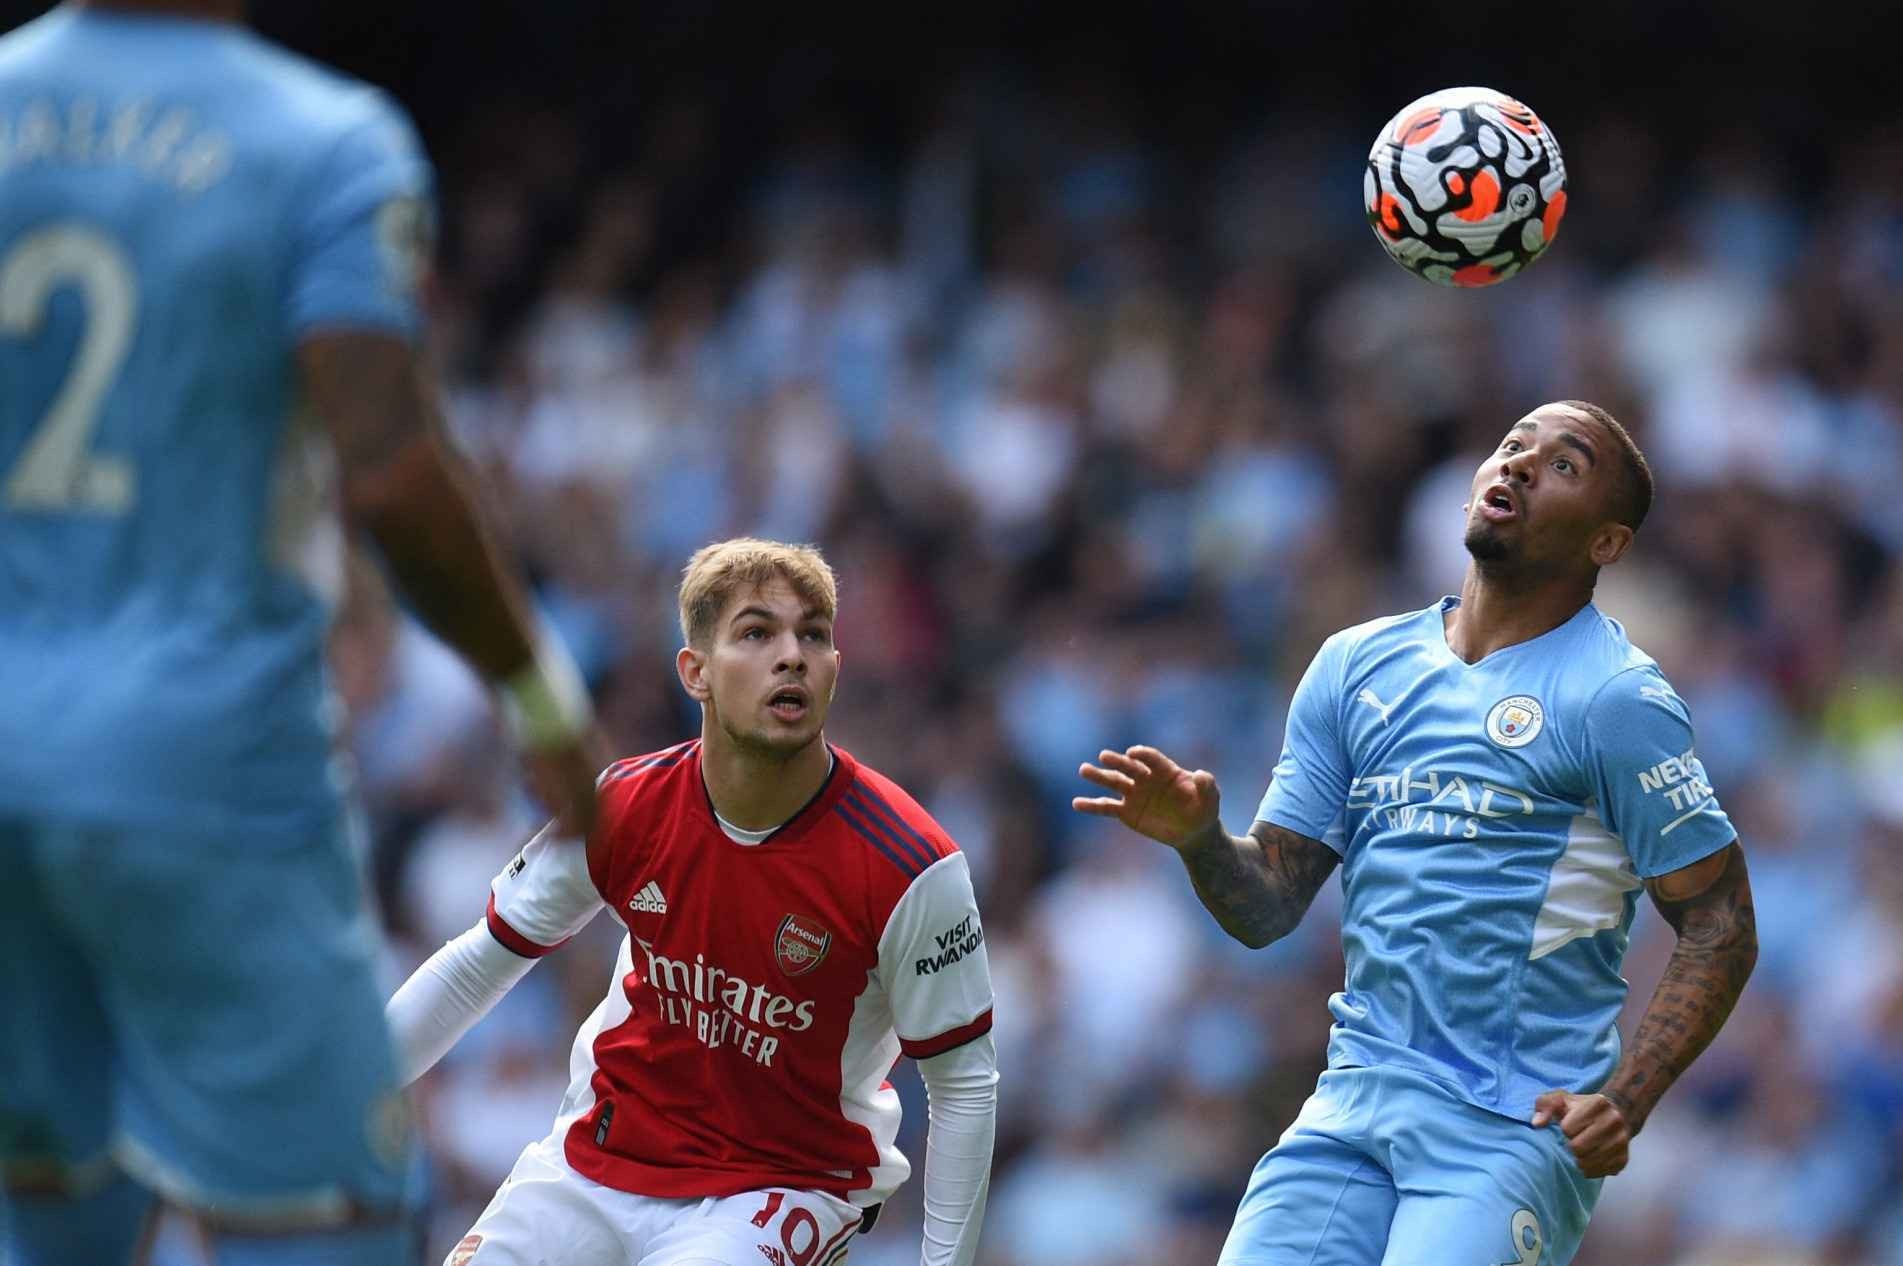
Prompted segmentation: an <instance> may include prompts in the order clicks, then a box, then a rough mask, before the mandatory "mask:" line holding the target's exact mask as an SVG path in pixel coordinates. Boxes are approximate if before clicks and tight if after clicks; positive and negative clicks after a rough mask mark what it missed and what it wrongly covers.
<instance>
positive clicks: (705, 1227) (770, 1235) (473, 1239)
mask: <svg viewBox="0 0 1903 1266" xmlns="http://www.w3.org/2000/svg"><path fill="white" fill-rule="evenodd" d="M862 1216H863V1211H862V1210H860V1209H859V1208H857V1207H856V1206H854V1205H851V1204H848V1203H847V1202H846V1201H844V1200H841V1199H839V1198H838V1197H836V1196H831V1195H828V1194H826V1193H825V1192H819V1191H793V1190H789V1189H787V1188H783V1187H772V1188H767V1189H765V1190H762V1191H749V1192H746V1193H743V1194H741V1195H738V1196H724V1197H708V1198H705V1199H700V1200H663V1199H659V1198H657V1197H654V1196H637V1195H634V1194H632V1193H630V1192H626V1191H617V1190H615V1189H614V1188H613V1187H604V1186H602V1185H601V1184H599V1183H597V1182H594V1181H592V1180H590V1179H587V1178H584V1177H582V1176H581V1175H580V1174H578V1173H576V1172H575V1171H574V1170H573V1169H570V1168H569V1167H568V1163H567V1161H565V1160H564V1159H563V1157H562V1133H561V1132H559V1131H558V1132H557V1133H556V1134H554V1135H551V1136H550V1137H548V1138H545V1139H543V1140H542V1141H541V1142H539V1143H533V1144H531V1145H530V1146H529V1147H527V1148H525V1149H524V1150H523V1152H522V1155H521V1156H520V1157H518V1158H517V1159H516V1162H515V1168H514V1169H513V1170H511V1171H510V1172H509V1176H508V1178H507V1179H506V1180H504V1182H503V1184H502V1186H501V1187H499V1188H497V1190H496V1195H495V1199H493V1200H491V1201H490V1202H489V1207H488V1208H487V1209H484V1210H483V1211H482V1216H481V1217H480V1218H477V1219H476V1224H475V1225H474V1226H473V1227H471V1228H469V1234H468V1235H465V1236H464V1237H463V1238H462V1241H461V1242H460V1243H459V1244H457V1245H456V1247H455V1248H454V1249H452V1250H451V1251H450V1254H449V1257H448V1259H447V1260H446V1261H445V1263H444V1266H838V1263H841V1262H844V1261H845V1259H846V1248H847V1245H848V1244H849V1243H850V1242H851V1240H852V1234H853V1232H854V1231H856V1230H857V1229H858V1227H859V1221H860V1218H861V1217H862Z"/></svg>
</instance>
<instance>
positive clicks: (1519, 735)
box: [1487, 695, 1546, 747]
mask: <svg viewBox="0 0 1903 1266" xmlns="http://www.w3.org/2000/svg"><path fill="white" fill-rule="evenodd" d="M1545 725H1546V709H1544V708H1542V707H1541V706H1540V701H1539V700H1538V699H1535V698H1534V697H1533V696H1532V695H1508V696H1507V697H1506V698H1504V699H1502V700H1500V702H1498V703H1496V704H1494V705H1493V710H1492V711H1490V712H1488V713H1487V737H1488V738H1490V739H1492V740H1493V742H1494V744H1495V745H1496V746H1498V747H1525V746H1526V745H1527V744H1528V743H1531V742H1532V741H1533V740H1534V739H1536V738H1538V737H1539V733H1540V730H1541V729H1542V728H1544V727H1545Z"/></svg>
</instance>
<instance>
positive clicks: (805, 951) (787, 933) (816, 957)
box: [773, 914, 833, 976]
mask: <svg viewBox="0 0 1903 1266" xmlns="http://www.w3.org/2000/svg"><path fill="white" fill-rule="evenodd" d="M832 945H833V934H832V933H831V932H828V931H827V930H826V929H825V928H824V927H823V926H821V924H820V922H819V920H817V919H815V918H812V917H811V916H809V915H804V914H789V915H787V916H786V917H785V918H784V919H781V920H780V930H779V931H778V932H775V933H774V934H773V961H774V962H776V963H778V964H779V965H780V970H781V971H783V972H785V973H786V974H787V975H789V976H804V975H805V974H806V973H807V972H809V971H811V970H813V968H815V967H817V966H819V964H820V960H822V959H824V958H825V957H826V951H827V950H829V949H831V948H832Z"/></svg>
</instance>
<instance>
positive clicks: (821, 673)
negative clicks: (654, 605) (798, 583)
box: [679, 576, 839, 759]
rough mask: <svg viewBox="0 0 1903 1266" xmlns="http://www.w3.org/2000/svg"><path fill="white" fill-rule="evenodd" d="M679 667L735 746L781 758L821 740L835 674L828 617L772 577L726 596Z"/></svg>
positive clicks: (686, 682)
mask: <svg viewBox="0 0 1903 1266" xmlns="http://www.w3.org/2000/svg"><path fill="white" fill-rule="evenodd" d="M679 666H680V673H681V682H682V684H683V685H685V686H686V687H687V692H688V693H689V694H690V695H692V696H693V697H694V698H696V699H698V700H699V701H700V702H701V703H702V704H703V705H705V707H706V708H707V712H708V716H709V718H710V719H712V720H713V721H714V723H715V724H716V725H717V726H718V727H719V728H720V730H721V731H722V732H723V733H724V734H725V735H726V737H727V738H728V740H729V741H731V742H732V743H733V745H734V746H735V747H736V748H738V749H739V750H740V751H742V752H746V753H748V754H752V755H761V756H773V757H777V758H780V759H786V758H788V757H791V756H793V755H795V754H796V753H798V752H800V751H802V750H804V749H805V748H806V747H807V746H808V745H809V744H811V743H812V742H813V741H814V740H816V739H817V738H819V736H820V732H821V730H822V729H824V727H825V724H826V711H827V708H828V707H829V706H830V705H831V704H832V698H833V687H834V685H835V684H836V683H837V682H838V680H839V652H838V651H837V650H836V649H834V647H833V625H832V620H831V619H829V618H828V617H827V616H826V615H824V614H823V613H821V612H819V611H817V610H815V609H814V608H812V607H810V606H808V605H807V604H806V603H805V602H803V601H802V600H801V599H800V596H799V594H798V593H797V592H795V591H794V589H793V586H792V585H791V584H789V583H788V582H787V581H786V580H785V579H784V578H782V577H778V576H776V577H774V578H772V579H770V580H768V581H766V582H765V583H764V584H761V585H758V586H756V587H753V588H748V589H743V590H741V591H739V592H737V593H735V594H734V595H733V597H732V598H730V599H728V601H727V604H726V606H725V607H724V608H723V609H722V610H721V613H720V618H719V619H718V620H717V621H716V622H715V624H714V629H713V636H712V638H711V639H710V640H709V642H708V644H707V645H706V646H704V647H695V646H689V647H686V648H685V649H683V650H682V651H681V655H680V665H679Z"/></svg>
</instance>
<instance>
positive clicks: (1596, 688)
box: [1564, 606, 1687, 730]
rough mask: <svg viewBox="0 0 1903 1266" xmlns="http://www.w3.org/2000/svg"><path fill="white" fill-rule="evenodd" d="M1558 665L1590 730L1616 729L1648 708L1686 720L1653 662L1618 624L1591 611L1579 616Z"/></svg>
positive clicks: (1682, 704) (1674, 693)
mask: <svg viewBox="0 0 1903 1266" xmlns="http://www.w3.org/2000/svg"><path fill="white" fill-rule="evenodd" d="M1564 662H1565V668H1566V675H1567V677H1568V678H1569V684H1570V687H1571V693H1572V694H1573V695H1574V696H1575V698H1576V699H1577V700H1579V701H1580V702H1581V703H1583V704H1584V706H1585V712H1586V717H1587V719H1588V721H1589V723H1591V724H1593V725H1595V726H1599V727H1608V728H1609V729H1613V730H1616V729H1618V728H1620V727H1622V726H1623V725H1625V724H1627V723H1628V722H1630V721H1633V720H1637V719H1639V718H1640V717H1642V716H1643V715H1645V714H1646V713H1647V712H1648V710H1650V709H1654V708H1657V709H1663V710H1664V711H1665V712H1669V713H1673V714H1675V715H1677V716H1678V717H1680V718H1681V719H1684V718H1685V717H1686V715H1687V710H1686V707H1685V702H1684V700H1683V699H1681V698H1680V697H1679V694H1678V691H1677V690H1675V689H1673V687H1672V683H1671V682H1670V681H1668V680H1667V679H1666V677H1665V672H1664V670H1663V669H1661V668H1660V667H1659V663H1658V661H1657V660H1656V659H1654V658H1652V656H1650V655H1649V654H1647V653H1646V652H1645V651H1644V650H1642V649H1640V648H1639V647H1638V646H1635V645H1634V644H1633V642H1632V639H1631V638H1630V637H1628V636H1627V634H1626V631H1625V626H1624V625H1623V624H1621V623H1620V622H1619V621H1618V620H1616V619H1614V618H1613V617H1612V616H1609V615H1607V614H1606V613H1605V612H1603V611H1601V610H1599V609H1598V608H1597V607H1596V606H1588V607H1587V609H1586V611H1585V612H1583V613H1582V616H1581V620H1580V627H1579V629H1578V636H1576V637H1575V638H1574V639H1573V645H1572V646H1571V647H1569V648H1568V652H1567V654H1566V656H1565V661H1564ZM1635 714H1636V715H1635Z"/></svg>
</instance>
